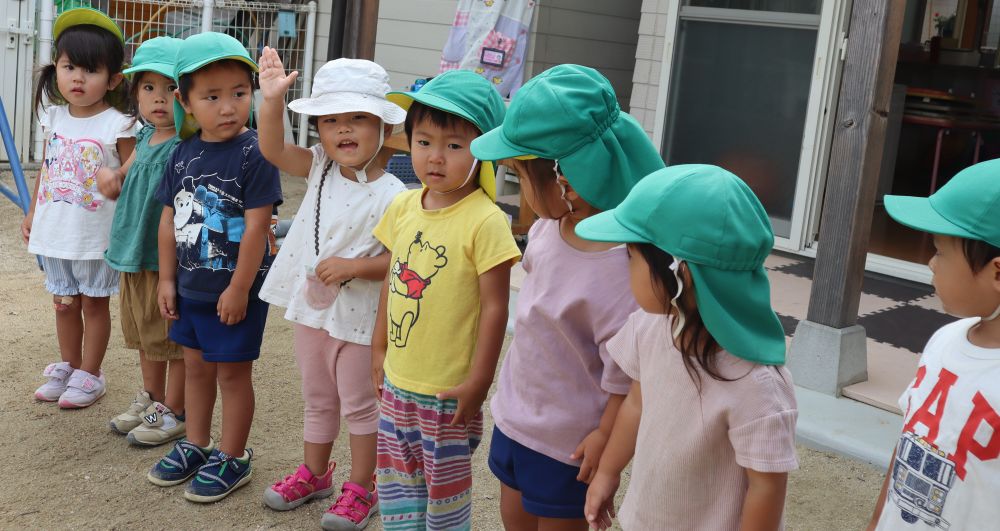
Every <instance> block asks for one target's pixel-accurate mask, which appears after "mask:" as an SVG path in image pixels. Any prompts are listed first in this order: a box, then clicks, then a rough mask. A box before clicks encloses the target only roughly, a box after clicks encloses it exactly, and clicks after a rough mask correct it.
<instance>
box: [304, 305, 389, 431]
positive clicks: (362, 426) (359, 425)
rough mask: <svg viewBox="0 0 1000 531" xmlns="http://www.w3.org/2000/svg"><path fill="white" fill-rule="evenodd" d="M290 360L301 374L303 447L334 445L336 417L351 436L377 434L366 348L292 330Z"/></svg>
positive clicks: (308, 330) (322, 333) (306, 329)
mask: <svg viewBox="0 0 1000 531" xmlns="http://www.w3.org/2000/svg"><path fill="white" fill-rule="evenodd" d="M295 360H296V361H297V362H298V365H299V370H300V371H301V372H302V398H303V399H304V400H305V428H304V430H303V438H304V439H305V440H306V442H310V443H318V444H323V443H328V442H331V441H333V440H335V439H336V438H337V435H338V434H339V433H340V416H341V415H343V416H344V418H346V419H347V429H348V431H350V432H351V434H353V435H369V434H372V433H375V432H376V431H378V401H377V400H376V399H375V391H374V390H373V389H372V384H371V368H372V349H371V347H370V346H368V345H359V344H357V343H350V342H347V341H341V340H339V339H335V338H332V337H330V334H328V333H327V332H326V330H321V329H316V328H312V327H309V326H304V325H300V324H296V325H295Z"/></svg>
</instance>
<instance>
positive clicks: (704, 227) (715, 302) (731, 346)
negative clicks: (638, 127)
mask: <svg viewBox="0 0 1000 531" xmlns="http://www.w3.org/2000/svg"><path fill="white" fill-rule="evenodd" d="M713 198H714V199H713ZM709 205H714V206H709ZM727 213H728V214H727ZM576 233H577V234H578V235H579V236H580V237H582V238H585V239H588V240H593V241H605V242H621V243H650V244H653V245H656V246H657V247H659V248H660V249H662V250H663V251H665V252H667V253H669V254H671V255H672V256H674V257H675V258H677V259H678V260H684V261H685V262H686V263H687V266H688V269H689V270H690V271H691V276H692V279H693V281H694V287H693V289H694V293H695V300H696V301H697V303H698V312H699V314H700V315H701V318H702V321H703V322H704V323H705V327H706V328H707V329H708V331H709V333H711V334H712V337H713V338H715V340H716V341H717V342H718V343H719V345H721V346H722V348H724V349H726V350H727V351H728V352H730V353H731V354H733V355H734V356H737V357H740V358H743V359H745V360H748V361H752V362H755V363H761V364H765V365H783V364H784V363H785V333H784V329H783V328H782V326H781V321H779V320H778V316H777V315H776V314H775V313H774V310H773V309H772V308H771V286H770V282H769V281H768V278H767V274H766V272H765V270H764V266H763V264H764V259H765V258H766V257H767V254H768V253H769V252H770V250H771V246H772V244H773V241H774V236H773V233H772V232H771V227H770V222H769V221H768V219H767V217H766V213H765V212H764V210H763V207H761V206H760V202H759V201H758V200H757V198H756V196H754V195H753V193H752V192H751V191H750V189H749V187H747V186H746V184H744V183H743V182H742V181H740V180H739V179H738V178H737V177H736V176H734V175H732V174H730V173H729V172H726V171H725V170H722V169H721V168H716V167H714V166H706V165H682V166H672V167H668V168H666V169H664V170H660V171H657V172H654V173H652V174H650V175H649V176H647V177H646V178H644V179H643V180H642V181H640V182H639V184H637V185H636V186H635V188H633V189H632V192H631V193H630V194H629V195H628V197H626V199H625V200H624V201H623V202H622V203H621V205H619V206H618V207H617V208H615V209H613V210H610V211H607V212H602V213H600V214H597V215H595V216H591V217H589V218H587V219H585V220H583V221H581V222H580V223H579V224H578V225H577V227H576Z"/></svg>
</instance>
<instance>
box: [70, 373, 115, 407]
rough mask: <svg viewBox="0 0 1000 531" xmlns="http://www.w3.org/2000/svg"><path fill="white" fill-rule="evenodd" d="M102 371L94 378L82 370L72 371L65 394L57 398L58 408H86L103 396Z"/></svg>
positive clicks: (103, 382)
mask: <svg viewBox="0 0 1000 531" xmlns="http://www.w3.org/2000/svg"><path fill="white" fill-rule="evenodd" d="M104 391H105V381H104V371H101V374H100V375H99V376H94V375H93V374H90V373H89V372H87V371H85V370H83V369H77V370H75V371H73V375H72V376H70V377H69V381H68V382H66V392H64V393H63V394H62V396H60V397H59V407H61V408H65V409H74V408H81V407H87V406H89V405H91V404H93V403H94V402H97V400H98V399H99V398H101V397H102V396H104Z"/></svg>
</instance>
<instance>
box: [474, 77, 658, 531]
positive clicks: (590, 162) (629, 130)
mask: <svg viewBox="0 0 1000 531" xmlns="http://www.w3.org/2000/svg"><path fill="white" fill-rule="evenodd" d="M571 95H572V96H571ZM561 102H568V103H569V104H568V105H561ZM560 105H561V108H562V109H563V110H564V111H565V112H562V113H559V114H558V115H557V116H553V115H552V113H551V112H549V110H550V109H553V108H559V107H560ZM615 147H617V149H616V148H615ZM472 153H473V155H474V156H476V157H477V158H479V159H482V160H497V159H512V160H511V161H510V164H511V165H512V166H514V168H515V169H516V170H517V173H518V175H519V176H520V177H521V187H522V190H523V193H524V196H525V199H526V200H527V201H528V204H530V205H531V208H532V210H533V211H534V212H536V213H537V214H538V215H539V217H540V218H541V219H539V220H538V221H536V222H535V223H534V225H532V227H531V230H530V232H529V233H528V247H527V249H526V250H525V253H524V261H523V265H524V270H525V272H526V273H527V276H526V277H525V279H524V284H523V286H522V287H521V291H520V293H519V296H518V299H517V316H516V320H515V332H514V339H513V341H512V342H511V345H510V348H509V349H508V350H507V355H506V357H505V359H504V363H503V367H502V368H501V369H500V378H499V383H498V387H497V392H496V394H495V395H494V396H493V400H492V401H491V402H490V412H491V413H492V414H493V419H494V421H495V422H496V427H495V428H494V430H493V438H492V443H491V444H490V456H489V466H490V470H492V471H493V474H494V475H495V476H497V478H498V479H500V482H501V487H500V514H501V516H502V517H503V522H504V525H505V526H506V527H507V528H508V529H550V530H552V529H586V528H587V520H586V519H585V518H584V514H583V507H584V502H585V499H586V494H587V483H589V482H590V478H591V477H593V474H594V472H595V471H596V470H597V463H598V461H599V460H600V457H601V452H602V451H603V449H604V446H605V444H606V443H607V438H608V435H609V434H610V433H611V427H612V425H613V423H614V420H615V415H616V413H617V411H618V407H619V406H620V405H621V402H622V400H623V399H624V398H625V394H626V393H627V392H628V390H629V386H630V384H631V380H630V379H629V377H628V376H626V375H625V373H623V372H622V371H621V369H619V368H618V366H617V365H615V363H614V362H613V361H612V360H611V356H610V355H609V354H608V351H607V345H606V343H607V341H608V340H609V339H610V338H611V337H612V336H613V335H614V334H615V333H617V332H618V329H619V328H621V326H622V325H623V324H624V323H625V320H626V319H628V316H629V314H631V313H632V312H633V311H635V310H636V309H637V306H636V303H635V300H634V299H633V298H632V295H631V294H630V293H629V288H628V255H627V253H626V252H625V247H624V246H622V245H620V244H614V243H602V242H591V241H588V240H584V239H582V238H580V237H579V236H577V235H576V234H575V233H574V232H573V229H574V228H575V227H576V225H577V224H578V223H579V222H581V221H583V220H584V219H587V218H589V217H590V216H593V215H594V214H596V213H598V212H600V211H601V210H608V209H611V208H614V207H615V206H617V205H618V204H619V203H620V202H621V201H622V200H623V199H624V198H625V196H626V195H627V194H628V191H629V190H630V189H631V188H632V186H633V185H634V184H635V183H636V182H638V180H639V179H640V178H641V177H644V176H645V175H647V174H649V173H651V172H653V171H655V170H658V169H660V168H663V160H662V159H661V158H660V155H659V153H657V151H656V148H655V147H654V146H653V144H652V143H651V142H650V141H649V138H648V137H647V136H646V133H645V132H644V131H643V130H642V127H640V126H639V124H638V123H636V122H635V120H634V119H632V117H631V116H629V115H627V114H626V113H624V112H621V110H620V109H619V108H618V100H617V98H616V97H615V93H614V90H613V89H612V88H611V84H610V83H609V82H608V80H607V79H605V78H604V76H602V75H601V74H600V73H599V72H597V71H596V70H594V69H592V68H587V67H583V66H577V65H560V66H556V67H554V68H551V69H549V70H547V71H545V72H543V73H541V74H539V75H538V76H536V77H534V78H532V79H531V81H529V82H528V83H526V84H525V85H524V87H522V88H521V90H519V91H518V93H517V95H516V96H515V97H514V100H513V101H512V102H511V105H510V108H509V109H508V110H507V116H506V118H505V119H504V122H503V125H502V126H501V127H499V128H497V129H494V130H492V131H490V132H488V133H486V134H485V135H483V136H481V137H479V138H477V139H476V140H474V141H473V142H472ZM524 159H527V160H524ZM569 271H572V274H567V272H569Z"/></svg>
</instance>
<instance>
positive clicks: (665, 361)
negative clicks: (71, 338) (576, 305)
mask: <svg viewBox="0 0 1000 531" xmlns="http://www.w3.org/2000/svg"><path fill="white" fill-rule="evenodd" d="M576 232H577V234H578V235H579V236H580V237H582V238H585V239H588V240H593V241H607V242H627V243H628V251H629V269H630V275H629V276H630V280H629V281H630V284H631V287H632V293H633V294H634V295H635V298H636V301H637V302H638V303H639V306H640V307H641V308H642V309H641V310H640V311H637V312H636V313H634V314H632V316H631V317H629V320H628V322H627V323H626V324H625V326H624V327H622V329H621V331H620V332H619V333H618V334H617V335H615V337H613V338H612V339H611V340H610V341H609V342H608V350H609V351H610V352H611V356H612V358H613V359H614V360H615V362H617V363H618V365H619V366H620V367H621V368H622V370H624V371H625V373H626V374H628V375H629V376H630V377H631V378H632V379H633V380H634V381H633V383H632V388H631V389H630V390H629V393H628V396H627V397H626V398H625V402H624V403H623V404H622V406H621V409H620V410H619V411H618V418H617V419H616V420H615V425H614V429H613V430H612V433H611V437H610V439H609V440H608V446H607V448H606V449H605V450H604V454H603V455H602V456H601V461H600V465H599V466H598V470H597V474H596V475H595V476H594V478H593V480H592V481H591V483H590V488H589V489H588V490H587V505H586V509H585V511H586V515H587V520H588V521H590V523H591V525H593V526H595V527H598V528H601V529H603V528H607V527H609V526H610V525H611V518H612V517H613V516H614V507H613V504H614V494H615V491H616V490H617V489H618V483H619V477H620V474H621V471H622V469H623V468H625V465H627V464H628V462H629V460H631V459H632V456H633V453H634V454H635V463H634V465H633V466H632V479H631V483H630V484H629V488H628V492H627V493H626V494H625V502H624V505H623V506H622V510H621V524H622V527H623V528H624V529H712V530H715V529H780V528H781V521H782V516H781V514H782V510H783V509H784V505H785V487H786V483H787V476H788V472H789V471H790V470H793V469H795V468H796V467H797V466H798V460H797V458H796V455H795V418H796V416H797V411H796V408H795V393H794V391H793V387H792V381H791V376H790V375H789V373H788V371H787V370H786V369H785V368H784V367H783V365H784V363H785V335H784V332H783V331H782V328H781V323H780V322H779V321H778V317H777V315H775V313H774V310H772V309H771V301H770V287H769V285H768V281H767V274H766V273H765V271H764V260H765V259H766V258H767V255H768V254H769V253H770V252H771V246H772V245H773V242H774V235H773V233H772V232H771V224H770V221H769V220H768V217H767V213H766V212H765V211H764V207H762V206H761V204H760V201H758V200H757V197H756V196H754V195H753V192H751V191H750V188H749V187H748V186H747V185H746V183H744V182H743V181H741V180H740V179H739V178H738V177H736V176H735V175H733V174H731V173H729V172H727V171H725V170H723V169H722V168H718V167H716V166H708V165H697V164H692V165H680V166H672V167H669V168H666V169H663V170H660V171H657V172H655V173H652V174H650V175H648V176H647V177H645V178H644V179H643V180H642V181H640V182H639V184H637V185H636V186H635V188H633V189H632V191H631V192H630V193H629V195H628V197H626V198H625V200H624V201H623V202H622V204H621V205H619V206H618V207H616V208H615V209H614V210H611V211H609V212H604V213H601V214H598V215H596V216H594V217H592V218H590V219H586V220H584V221H582V222H580V224H579V225H577V227H576Z"/></svg>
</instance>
